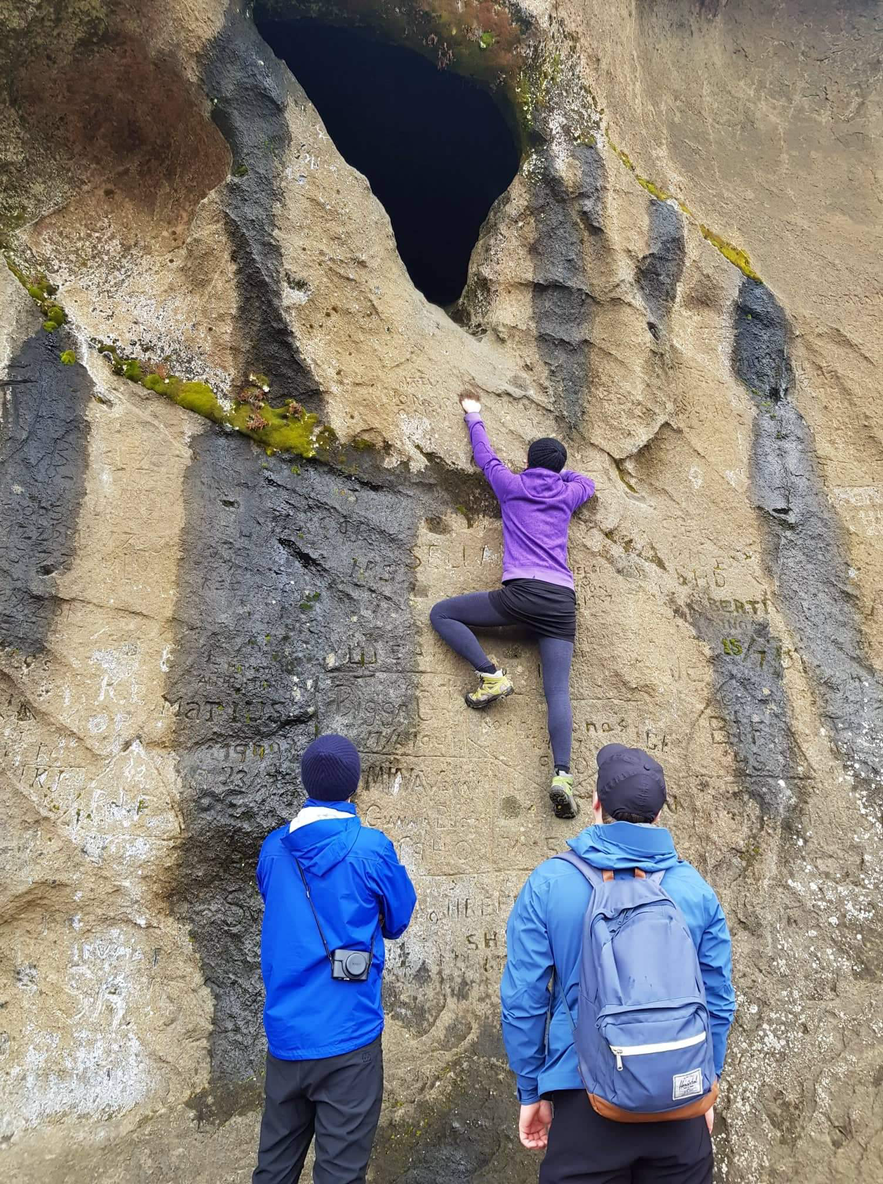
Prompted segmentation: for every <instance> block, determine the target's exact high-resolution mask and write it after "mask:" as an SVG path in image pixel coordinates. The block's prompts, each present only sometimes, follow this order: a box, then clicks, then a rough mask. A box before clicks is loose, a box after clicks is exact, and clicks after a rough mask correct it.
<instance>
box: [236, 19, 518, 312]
mask: <svg viewBox="0 0 883 1184" xmlns="http://www.w3.org/2000/svg"><path fill="white" fill-rule="evenodd" d="M257 25H258V29H259V31H260V33H261V35H262V36H263V38H264V40H265V41H266V42H267V43H268V44H269V46H270V47H271V48H272V50H273V51H274V53H275V54H276V55H277V57H280V58H282V59H283V60H284V61H285V62H286V63H287V64H288V66H289V68H290V69H291V72H292V73H293V74H294V76H295V78H296V79H297V80H298V82H299V83H300V84H301V86H302V87H303V88H304V90H305V91H306V93H307V96H308V97H309V99H310V101H311V102H312V104H313V105H314V106H315V108H316V110H317V111H318V112H319V114H320V115H321V117H322V120H323V122H324V124H325V127H326V129H327V131H328V134H329V135H330V137H331V139H332V140H333V141H334V144H335V146H336V147H337V149H338V151H339V152H340V154H341V155H342V156H343V158H344V159H345V160H346V161H347V162H348V163H349V164H351V165H352V166H353V167H354V168H356V169H358V170H359V172H360V173H363V174H364V175H365V176H366V177H367V179H368V181H369V183H370V185H371V189H372V190H373V192H374V195H375V196H376V197H377V199H378V200H379V201H380V202H381V203H382V204H383V206H384V208H385V209H386V212H387V213H388V214H389V218H390V222H391V223H392V228H393V232H394V233H395V238H396V243H397V245H398V250H399V255H400V256H401V259H402V262H403V263H404V265H405V267H406V268H407V270H408V274H409V275H410V277H411V280H412V282H413V283H414V285H415V287H417V288H419V289H420V291H421V292H422V293H423V294H424V296H425V297H426V298H427V300H430V301H432V303H434V304H440V305H442V306H445V305H450V304H452V303H453V302H454V301H456V300H457V299H458V298H459V296H460V295H461V293H462V291H463V288H464V287H465V284H466V275H467V270H468V267H469V256H470V255H471V253H472V248H473V247H474V246H475V243H476V242H477V240H478V235H479V231H480V230H481V226H482V223H483V222H484V220H485V218H486V217H487V215H488V213H489V211H490V208H491V206H492V205H493V203H494V202H495V201H496V200H497V198H498V197H499V196H500V195H501V194H502V193H504V192H505V191H506V189H507V188H508V187H509V185H510V183H511V181H512V179H513V177H514V176H515V174H516V172H517V171H518V166H519V160H520V154H519V147H518V141H517V139H516V135H515V131H514V126H515V122H514V117H513V119H512V122H511V123H510V122H509V121H507V119H506V116H505V115H504V114H503V111H502V109H501V108H500V106H498V104H497V102H496V101H495V99H494V97H493V96H492V95H491V94H490V92H489V91H488V90H486V89H484V88H483V87H481V86H479V85H478V84H477V83H475V82H473V81H472V80H471V79H469V78H466V77H464V76H463V75H461V74H456V73H454V72H453V71H451V70H440V69H439V68H438V66H437V64H436V63H435V62H434V61H431V60H430V59H429V58H426V57H423V55H422V54H420V53H417V52H416V51H415V50H412V49H408V48H405V47H403V46H400V45H391V44H389V43H387V42H384V41H380V40H377V39H376V38H375V37H373V36H371V35H370V34H369V33H366V32H363V31H361V30H354V29H346V28H339V27H337V26H334V25H329V24H325V23H323V22H321V21H317V20H292V21H279V20H270V19H266V20H262V19H257Z"/></svg>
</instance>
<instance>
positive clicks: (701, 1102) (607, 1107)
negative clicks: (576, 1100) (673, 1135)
mask: <svg viewBox="0 0 883 1184" xmlns="http://www.w3.org/2000/svg"><path fill="white" fill-rule="evenodd" d="M717 1095H718V1086H717V1082H716V1081H715V1082H714V1084H713V1085H712V1087H711V1089H710V1090H709V1091H708V1093H707V1094H704V1095H703V1096H702V1097H701V1098H697V1099H696V1101H695V1102H691V1103H690V1104H689V1106H678V1107H677V1108H676V1109H674V1110H662V1111H660V1112H659V1113H658V1114H635V1113H634V1111H632V1110H623V1109H622V1107H621V1106H614V1104H613V1103H612V1102H608V1101H607V1099H606V1098H599V1097H598V1095H597V1094H589V1101H590V1102H591V1103H592V1109H593V1110H595V1111H596V1112H597V1113H598V1114H600V1115H601V1117H602V1118H612V1119H613V1121H614V1122H675V1121H677V1120H678V1119H681V1118H698V1116H699V1115H700V1114H704V1113H705V1112H706V1110H710V1109H711V1107H712V1106H713V1105H714V1104H715V1102H716V1101H717Z"/></svg>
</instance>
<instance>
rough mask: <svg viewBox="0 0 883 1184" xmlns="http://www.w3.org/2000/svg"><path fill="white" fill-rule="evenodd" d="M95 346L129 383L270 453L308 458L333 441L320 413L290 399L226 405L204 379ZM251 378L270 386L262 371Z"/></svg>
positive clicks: (109, 347) (106, 346)
mask: <svg viewBox="0 0 883 1184" xmlns="http://www.w3.org/2000/svg"><path fill="white" fill-rule="evenodd" d="M98 349H99V352H100V353H103V354H105V355H106V356H107V357H108V358H109V359H110V363H111V368H112V369H113V372H114V373H115V374H118V375H120V376H121V377H122V378H127V379H129V381H130V382H137V383H138V385H139V386H143V387H145V388H146V389H147V390H149V391H153V392H154V393H155V394H157V395H162V396H163V397H164V398H166V399H170V400H171V402H173V403H177V405H178V406H179V407H184V408H185V409H186V410H187V411H193V412H195V413H196V414H197V415H201V416H202V417H203V418H204V419H209V420H211V421H212V423H216V424H219V425H220V426H222V427H226V428H230V429H233V430H234V431H237V432H241V433H242V435H244V436H249V437H250V438H251V439H252V440H256V441H257V442H258V443H259V444H262V445H263V446H264V448H265V449H266V450H267V452H268V454H270V455H272V453H273V452H288V453H296V454H297V455H298V456H304V457H311V456H316V455H318V454H320V453H322V452H324V451H327V450H328V449H329V448H331V447H332V446H333V445H334V444H335V443H336V439H337V437H336V436H335V434H334V431H333V430H332V429H331V428H330V427H328V426H327V425H326V424H320V423H319V417H318V416H317V415H315V414H314V413H313V412H310V411H305V410H304V409H303V408H302V407H301V406H300V404H296V403H295V404H289V405H288V406H287V407H286V408H279V407H271V406H270V405H269V403H262V404H260V405H259V406H255V400H254V397H253V395H251V396H250V397H249V398H247V399H238V400H237V401H236V402H235V403H234V404H233V407H232V408H230V407H228V406H226V405H225V404H224V403H222V402H221V401H220V399H219V398H218V397H217V395H216V394H215V392H214V391H213V390H212V388H211V386H209V384H208V383H207V382H194V381H189V380H187V379H184V378H181V377H180V376H178V375H176V374H169V373H168V372H167V370H166V367H165V366H163V365H159V366H157V365H154V364H153V363H151V362H150V361H148V360H147V359H140V358H127V357H123V356H121V355H120V353H119V352H118V350H117V348H116V346H115V345H111V344H109V343H106V342H103V343H101V344H99V346H98ZM250 377H251V378H252V379H253V380H254V379H255V378H259V379H260V380H261V382H262V385H263V386H264V387H266V388H267V389H268V390H269V379H267V377H266V375H264V374H259V375H252V376H250ZM253 389H254V384H253V385H252V386H251V387H246V388H245V391H246V392H251V391H252V390H253ZM292 408H295V409H296V410H292Z"/></svg>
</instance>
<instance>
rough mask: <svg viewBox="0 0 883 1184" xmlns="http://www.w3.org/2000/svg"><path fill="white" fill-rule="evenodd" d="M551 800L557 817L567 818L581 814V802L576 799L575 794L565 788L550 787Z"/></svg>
mask: <svg viewBox="0 0 883 1184" xmlns="http://www.w3.org/2000/svg"><path fill="white" fill-rule="evenodd" d="M549 801H550V802H551V803H552V809H553V810H554V811H555V817H556V818H562V819H565V820H567V819H571V818H576V817H577V816H578V814H579V802H577V801H576V800H575V799H574V797H573V794H570V793H568V792H567V790H565V789H558V788H555V789H550V790H549Z"/></svg>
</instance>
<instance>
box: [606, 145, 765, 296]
mask: <svg viewBox="0 0 883 1184" xmlns="http://www.w3.org/2000/svg"><path fill="white" fill-rule="evenodd" d="M606 136H607V143H608V144H609V145H610V148H611V150H612V152H613V153H614V154H615V155H616V156H617V157H618V158H619V160H620V161H621V162H622V163H623V164H624V165H625V167H626V168H627V169H628V170H629V172H630V173H631V174H632V175H633V176H634V178H635V180H636V181H637V182H638V184H639V185H641V186H642V187H643V188H644V189H646V190H647V192H648V193H649V194H650V196H651V197H655V198H656V200H657V201H671V200H674V201H676V202H677V203H678V205H679V206H680V208H681V210H682V212H683V213H684V214H685V215H686V216H687V217H688V218H690V219H692V220H693V221H694V222H695V220H696V218H695V215H694V214H693V211H692V210H691V209H690V207H689V206H688V205H687V204H686V202H683V201H681V200H680V198H677V197H674V194H671V193H669V192H668V191H667V190H665V189H662V188H661V187H660V186H659V185H657V184H655V182H653V181H651V180H650V179H649V178H647V177H642V176H641V174H640V173H639V172H638V170H637V168H636V167H635V165H634V162H633V161H632V160H631V158H630V157H629V155H628V153H626V152H624V151H623V150H622V149H621V148H618V147H617V146H616V144H614V143H613V141H612V140H611V138H610V132H609V130H608V131H607V132H606ZM699 230H700V231H701V232H702V237H703V238H704V239H705V240H706V241H707V242H710V243H711V245H712V246H713V247H716V248H717V249H718V250H719V251H720V253H721V254H722V255H723V257H724V258H725V259H727V260H729V262H730V263H732V264H733V266H734V267H738V268H739V270H740V271H741V272H742V274H743V275H746V276H748V278H749V279H750V280H756V281H757V283H759V284H762V283H763V280H762V279H761V278H760V276H759V275H758V274H757V272H756V271H755V270H754V268H753V267H752V266H751V259H750V258H749V256H748V252H747V251H743V250H742V248H741V247H737V246H734V245H733V243H730V242H727V240H726V239H725V238H721V236H720V235H719V234H715V232H714V231H713V230H710V229H709V228H708V227H707V226H705V225H704V224H703V223H701V222H700V223H699Z"/></svg>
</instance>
